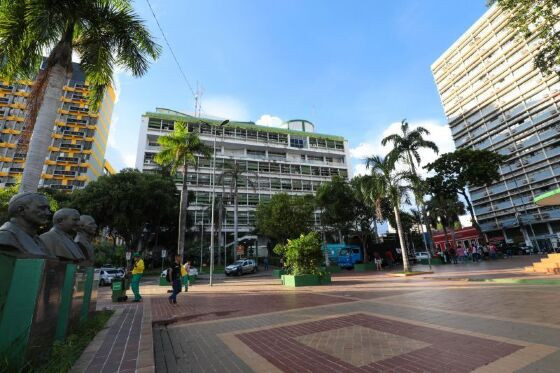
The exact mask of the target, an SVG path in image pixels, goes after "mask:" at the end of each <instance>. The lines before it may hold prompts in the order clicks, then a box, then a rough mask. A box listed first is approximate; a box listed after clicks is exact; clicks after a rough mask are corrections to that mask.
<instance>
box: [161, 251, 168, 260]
mask: <svg viewBox="0 0 560 373" xmlns="http://www.w3.org/2000/svg"><path fill="white" fill-rule="evenodd" d="M166 256H167V250H165V249H164V250H161V257H162V258H165V257H166Z"/></svg>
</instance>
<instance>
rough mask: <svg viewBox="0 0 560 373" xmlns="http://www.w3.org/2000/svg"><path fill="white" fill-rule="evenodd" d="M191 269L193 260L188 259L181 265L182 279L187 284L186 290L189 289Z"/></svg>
mask: <svg viewBox="0 0 560 373" xmlns="http://www.w3.org/2000/svg"><path fill="white" fill-rule="evenodd" d="M190 270H191V262H190V261H187V262H186V263H185V265H184V266H182V267H181V279H182V280H183V284H184V285H185V292H187V291H189V272H190Z"/></svg>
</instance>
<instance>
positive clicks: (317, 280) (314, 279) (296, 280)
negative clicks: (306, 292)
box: [282, 273, 331, 287]
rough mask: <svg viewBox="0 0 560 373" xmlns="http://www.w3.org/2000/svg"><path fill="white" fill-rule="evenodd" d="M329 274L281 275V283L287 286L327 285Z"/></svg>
mask: <svg viewBox="0 0 560 373" xmlns="http://www.w3.org/2000/svg"><path fill="white" fill-rule="evenodd" d="M330 283H331V275H330V273H327V274H325V275H322V276H321V275H297V276H294V275H282V284H283V285H285V286H289V287H299V286H317V285H328V284H330Z"/></svg>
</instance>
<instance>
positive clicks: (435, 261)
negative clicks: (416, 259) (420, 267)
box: [420, 258, 443, 265]
mask: <svg viewBox="0 0 560 373" xmlns="http://www.w3.org/2000/svg"><path fill="white" fill-rule="evenodd" d="M420 264H425V265H428V264H430V263H428V259H421V260H420ZM431 264H432V265H440V264H443V262H442V261H441V259H439V258H432V261H431Z"/></svg>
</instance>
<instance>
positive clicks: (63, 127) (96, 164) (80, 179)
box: [0, 63, 115, 191]
mask: <svg viewBox="0 0 560 373" xmlns="http://www.w3.org/2000/svg"><path fill="white" fill-rule="evenodd" d="M32 83H33V82H31V81H18V82H8V81H2V82H1V84H0V187H4V186H9V185H13V184H14V183H15V182H16V180H17V177H18V175H21V173H22V172H23V167H24V164H25V157H26V154H16V147H17V141H18V139H19V136H20V134H21V131H22V127H23V123H24V119H25V115H26V112H25V105H26V100H27V97H28V96H29V92H30V91H31V85H32ZM88 92H89V91H88V86H87V84H86V82H85V75H84V74H83V72H82V71H81V70H80V67H79V65H78V64H76V63H74V64H73V74H72V77H71V79H69V80H68V82H67V83H66V85H65V86H64V93H63V95H62V96H61V97H60V106H59V108H58V117H57V119H56V120H55V122H54V123H53V133H52V143H51V146H50V147H49V154H48V156H47V158H46V159H45V166H44V168H43V174H42V176H41V181H40V184H39V187H48V188H53V189H59V190H68V191H71V190H73V189H75V188H83V187H84V186H85V185H86V183H87V182H89V181H92V180H95V179H96V178H97V177H98V176H100V175H103V173H104V164H105V150H106V147H107V138H108V136H109V129H110V127H111V115H112V113H113V104H114V102H115V92H114V91H113V89H112V88H111V87H109V88H108V89H107V90H106V92H105V96H104V98H103V101H102V102H101V104H100V105H99V110H98V111H97V112H90V111H89V108H88V103H87V100H88Z"/></svg>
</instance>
